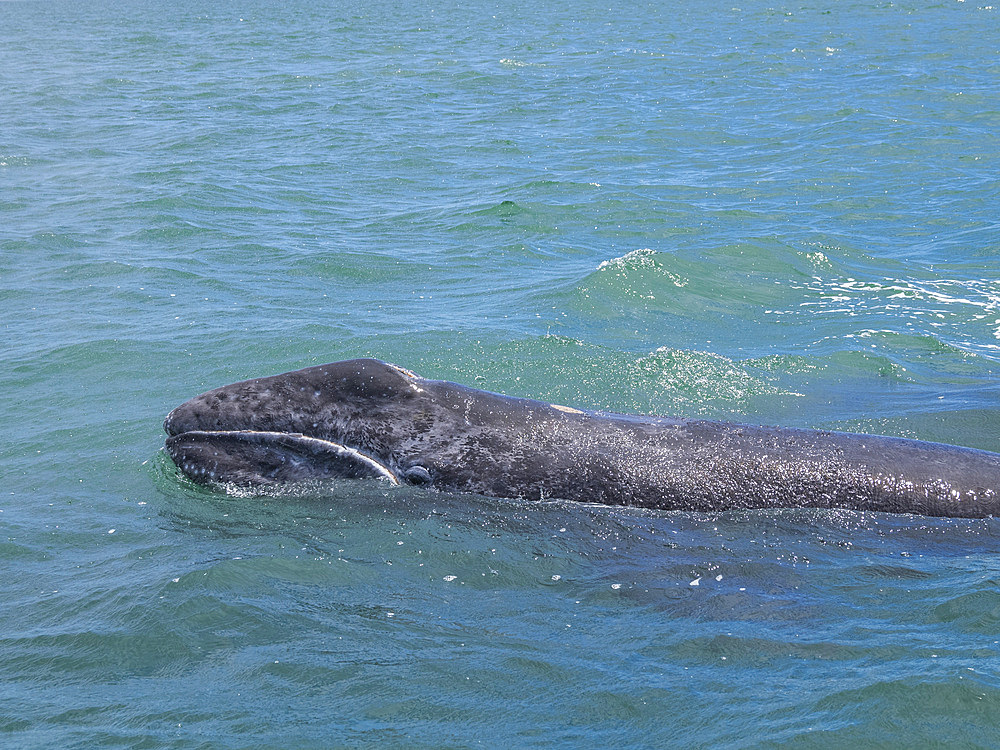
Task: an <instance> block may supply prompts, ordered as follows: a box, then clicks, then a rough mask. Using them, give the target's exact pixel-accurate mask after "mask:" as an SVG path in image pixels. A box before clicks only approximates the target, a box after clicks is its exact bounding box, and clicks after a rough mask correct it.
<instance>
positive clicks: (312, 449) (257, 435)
mask: <svg viewBox="0 0 1000 750" xmlns="http://www.w3.org/2000/svg"><path fill="white" fill-rule="evenodd" d="M213 440H222V441H225V440H233V441H237V442H242V443H247V444H255V445H259V446H261V447H264V448H268V447H274V448H276V449H284V450H293V451H296V452H302V453H307V454H309V455H311V456H324V457H333V458H335V459H337V460H342V461H345V462H346V463H348V464H350V465H352V466H353V467H354V470H356V471H357V470H360V471H361V473H362V474H363V475H365V476H369V477H376V478H379V479H384V480H386V481H387V482H389V483H390V484H393V485H398V484H400V481H399V478H398V477H397V476H396V475H395V473H393V471H392V470H391V469H389V467H388V466H386V465H385V464H383V463H382V462H381V461H378V460H376V459H374V458H372V457H371V456H369V455H368V454H366V453H364V452H362V451H360V450H358V449H357V448H352V447H351V446H349V445H343V444H342V443H337V442H334V441H332V440H324V439H323V438H317V437H312V436H311V435H305V434H303V433H301V432H276V431H267V430H187V431H185V432H179V433H175V434H173V435H171V436H170V437H168V438H167V445H168V451H169V448H170V444H171V443H174V444H177V443H181V442H184V441H188V442H191V441H206V442H211V441H213ZM175 463H177V461H176V459H175ZM183 468H184V467H182V469H183ZM185 473H188V472H187V471H185Z"/></svg>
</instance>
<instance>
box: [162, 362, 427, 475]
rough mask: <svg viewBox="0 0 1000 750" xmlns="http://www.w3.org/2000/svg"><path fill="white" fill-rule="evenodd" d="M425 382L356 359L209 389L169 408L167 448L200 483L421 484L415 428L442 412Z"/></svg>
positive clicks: (421, 466) (423, 469)
mask: <svg viewBox="0 0 1000 750" xmlns="http://www.w3.org/2000/svg"><path fill="white" fill-rule="evenodd" d="M436 382H437V381H425V380H423V379H422V378H419V377H418V376H416V375H414V374H413V373H411V372H409V371H407V370H404V369H403V368H401V367H396V366H395V365H390V364H386V363H385V362H380V361H378V360H374V359H356V360H350V361H346V362H336V363H333V364H328V365H320V366H317V367H310V368H307V369H304V370H296V371H295V372H289V373H285V374H283V375H275V376H272V377H265V378H256V379H254V380H246V381H243V382H240V383H233V384H232V385H227V386H223V387H221V388H215V389H214V390H211V391H207V392H206V393H203V394H201V395H200V396H195V397H194V398H192V399H191V400H189V401H186V402H184V403H183V404H181V405H180V406H178V407H177V408H176V409H174V410H173V411H172V412H170V414H169V415H168V416H167V418H166V420H165V421H164V423H163V427H164V429H165V430H166V432H167V434H168V437H167V441H166V450H167V453H168V454H169V455H170V457H171V459H172V460H173V462H174V463H175V464H176V465H177V467H178V468H179V469H180V470H181V471H182V472H183V473H184V474H185V475H187V476H188V477H189V478H191V479H192V480H194V481H195V482H199V483H220V484H235V485H244V486H245V485H269V484H279V483H287V482H297V481H307V480H314V479H328V478H339V477H343V478H364V477H370V478H379V479H383V480H385V481H388V482H390V483H391V484H401V483H408V484H426V483H428V482H430V481H431V478H432V477H431V473H432V470H431V469H429V468H428V467H426V466H425V465H424V464H423V462H421V460H420V459H421V450H420V447H421V446H420V434H421V431H420V430H419V429H415V428H414V425H417V426H418V427H419V425H420V423H421V420H423V421H424V422H433V421H434V420H435V419H436V415H437V414H438V413H439V412H440V409H438V408H437V406H438V405H437V404H436V403H435V400H434V399H433V398H431V397H429V395H428V393H427V391H426V390H425V389H424V387H423V384H425V383H436Z"/></svg>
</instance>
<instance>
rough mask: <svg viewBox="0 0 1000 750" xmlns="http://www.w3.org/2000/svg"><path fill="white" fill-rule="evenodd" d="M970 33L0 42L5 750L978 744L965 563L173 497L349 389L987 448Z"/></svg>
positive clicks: (980, 179) (357, 488) (493, 512)
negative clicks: (256, 386) (198, 419)
mask: <svg viewBox="0 0 1000 750" xmlns="http://www.w3.org/2000/svg"><path fill="white" fill-rule="evenodd" d="M997 13H998V11H997V10H996V9H995V8H994V7H992V6H988V5H986V4H984V3H976V2H971V1H967V2H944V3H932V2H926V3H925V2H908V3H895V2H875V3H863V2H848V3H844V4H841V5H838V6H836V7H825V6H821V5H815V4H810V3H796V4H785V5H769V4H766V3H760V2H753V3H749V4H747V3H740V4H738V5H735V4H733V3H728V4H723V3H708V4H704V3H703V4H690V3H684V2H681V3H669V4H668V3H649V4H645V5H642V4H640V5H638V6H635V7H624V8H623V7H614V8H609V7H607V6H606V5H604V6H602V5H598V4H596V3H592V2H584V3H582V4H581V3H575V4H568V3H558V2H552V3H543V4H541V5H537V6H535V7H532V8H530V9H529V8H523V7H517V6H513V5H508V4H502V3H492V4H490V3H486V4H483V3H478V4H476V3H474V4H472V5H468V4H465V5H459V4H452V3H443V4H438V5H433V6H429V7H425V8H419V9H413V8H410V7H408V6H404V5H402V4H397V3H391V2H374V3H366V4H326V3H306V2H293V3H291V4H285V5H284V6H282V7H272V6H271V5H268V4H263V3H259V4H255V3H251V4H242V5H234V4H226V3H223V4H213V5H206V4H200V3H198V2H193V3H186V4H183V5H182V6H179V7H172V8H169V9H165V8H162V7H157V6H153V5H147V4H144V3H141V2H126V3H123V4H102V3H95V4H88V5H86V6H83V7H81V6H78V5H73V4H69V3H61V2H56V3H39V2H13V3H3V4H0V21H2V23H3V27H4V29H5V34H4V43H3V44H2V45H0V71H2V72H0V314H2V316H0V323H2V326H3V332H4V334H5V339H6V341H7V345H6V347H5V350H4V357H3V361H2V364H0V384H2V388H3V393H4V394H5V395H6V396H7V397H6V398H5V399H4V400H3V402H2V404H0V426H2V428H3V433H4V439H3V440H2V441H0V477H2V480H3V482H2V495H0V511H2V512H0V528H2V531H3V534H2V536H0V560H2V561H3V563H4V569H5V571H6V573H7V575H6V577H5V583H4V586H3V593H4V597H3V605H2V611H3V621H4V623H5V628H4V632H3V635H2V636H0V670H2V673H0V674H2V678H3V679H2V680H0V733H2V737H3V743H4V744H5V745H9V746H12V747H53V746H62V747H177V748H186V747H213V748H215V747H232V748H243V747H292V746H294V747H374V746H379V747H387V746H388V747H393V746H395V747H435V748H437V747H474V746H487V747H492V746H520V747H567V748H568V747H572V748H578V747H604V746H607V745H616V746H624V747H647V746H654V747H669V746H676V747H698V746H701V747H720V746H731V747H837V746H843V745H845V744H848V743H856V744H859V745H861V746H902V745H916V746H921V745H922V746H926V745H931V744H936V743H937V744H944V743H947V744H949V745H950V746H956V747H962V746H967V747H990V746H996V745H997V744H998V743H1000V721H998V720H997V719H996V716H997V715H1000V712H998V703H1000V681H998V678H997V674H998V671H1000V658H998V657H1000V651H998V641H1000V616H998V614H997V613H998V611H1000V610H998V606H1000V604H998V603H1000V592H998V580H1000V574H998V563H997V559H998V558H997V552H998V547H1000V542H998V538H997V532H998V529H1000V527H998V526H997V522H995V521H993V520H980V521H969V520H947V519H927V518H918V517H908V516H889V515H878V514H857V513H820V512H812V511H810V512H806V511H781V512H769V513H749V512H748V513H727V514H717V515H704V514H686V513H650V512H646V511H641V510H636V509H621V508H606V507H598V506H586V505H575V504H571V503H560V502H551V503H542V504H527V503H518V502H514V501H500V500H495V499H490V498H476V497H461V496H451V495H445V494H440V493H433V492H426V491H417V490H412V489H392V488H388V487H385V486H383V485H380V484H378V483H342V484H337V485H334V486H326V487H321V488H320V487H318V488H313V489H312V490H308V491H302V492H297V493H295V494H291V495H286V496H276V497H270V496H241V495H238V494H237V495H227V494H225V493H216V492H210V491H207V490H205V489H204V488H199V487H195V486H193V485H191V484H190V483H188V482H186V481H185V480H184V479H182V478H181V477H179V476H178V475H177V473H176V471H175V470H174V469H173V467H172V465H171V464H170V462H169V461H168V460H167V459H166V458H165V456H164V455H163V453H162V452H161V451H160V446H161V445H162V439H163V434H162V432H161V427H160V424H161V421H162V418H163V416H164V415H165V414H166V413H167V412H168V411H169V410H170V409H171V408H173V407H174V406H176V405H177V404H178V403H180V402H181V401H183V400H185V399H186V398H188V397H190V396H192V395H194V394H196V393H198V392H201V391H202V390H205V389H207V388H209V387H214V386H217V385H221V384H224V383H227V382H232V381H234V380H239V379H242V378H247V377H254V376H259V375H266V374H273V373H277V372H281V371H284V370H288V369H293V368H297V367H303V366H308V365H311V364H319V363H322V362H327V361H333V360H338V359H344V358H348V357H355V356H377V357H380V358H382V359H386V360H389V361H393V362H396V363H398V364H400V365H403V366H405V367H408V368H410V369H413V370H414V371H416V372H418V373H420V374H422V375H426V376H429V377H439V378H446V379H451V380H455V381H459V382H463V383H466V384H470V385H474V386H477V387H480V388H486V389H489V390H495V391H501V392H504V393H508V394H510V395H517V396H531V397H536V398H543V399H547V400H551V401H557V402H560V403H566V404H571V405H577V406H583V407H590V408H602V409H612V410H617V411H624V412H639V413H660V414H677V415H687V416H700V417H709V418H719V419H735V420H740V421H748V422H758V423H769V424H783V425H790V426H805V427H818V428H834V429H849V430H860V431H870V432H879V433H884V434H892V435H901V436H906V437H916V438H922V439H928V440H939V441H943V442H949V443H955V444H961V445H969V446H974V447H978V448H984V449H987V450H1000V427H998V424H1000V421H998V416H1000V399H998V391H997V388H996V376H997V367H998V357H1000V281H998V273H997V271H998V266H1000V263H998V251H1000V211H998V209H997V206H1000V187H998V185H1000V183H998V181H997V178H996V175H997V174H1000V136H998V135H997V133H1000V103H998V97H997V89H996V81H997V80H998V74H1000V66H998V62H997V60H998V59H1000V57H998V54H997V53H998V51H1000V24H998V16H997Z"/></svg>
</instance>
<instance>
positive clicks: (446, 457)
mask: <svg viewBox="0 0 1000 750" xmlns="http://www.w3.org/2000/svg"><path fill="white" fill-rule="evenodd" d="M164 429H166V431H167V433H168V435H169V437H168V438H167V441H166V449H167V452H168V453H169V454H170V457H171V458H172V459H173V461H174V463H175V464H176V465H177V466H178V468H179V469H180V470H181V471H182V472H183V473H184V474H186V475H187V476H188V477H190V478H191V479H193V480H194V481H196V482H204V483H220V484H225V483H233V484H237V485H273V484H283V483H289V482H299V481H305V480H312V479H325V478H333V477H346V478H379V479H382V480H385V481H387V482H390V483H392V484H420V485H428V486H433V487H436V488H439V489H442V490H447V491H451V492H471V493H477V494H481V495H491V496H495V497H505V498H525V499H531V500H538V499H541V498H561V499H565V500H576V501H581V502H594V503H604V504H609V505H635V506H642V507H646V508H657V509H664V510H699V511H706V510H727V509H735V508H792V507H814V508H848V509H854V510H871V511H885V512H891V513H916V514H922V515H930V516H962V517H984V516H992V515H1000V454H996V453H989V452H986V451H980V450H974V449H971V448H959V447H954V446H949V445H942V444H939V443H928V442H922V441H918V440H905V439H902V438H891V437H879V436H873V435H859V434H850V433H842V432H828V431H819V430H804V429H783V428H777V427H757V426H751V425H742V424H733V423H727V422H713V421H707V420H697V419H675V418H665V417H646V416H631V415H625V414H612V413H605V412H594V411H582V410H579V409H572V408H569V407H565V406H557V405H554V404H549V403H545V402H542V401H534V400H531V399H524V398H512V397H509V396H502V395H499V394H496V393H489V392H487V391H480V390H477V389H475V388H469V387H467V386H463V385H458V384H456V383H449V382H446V381H441V380H428V379H424V378H421V377H418V376H417V375H415V374H413V373H411V372H409V371H407V370H405V369H403V368H401V367H396V366H395V365H390V364H386V363H384V362H379V361H377V360H373V359H357V360H350V361H346V362H336V363H332V364H328V365H320V366H318V367H309V368H306V369H304V370H296V371H295V372H288V373H285V374H283V375H275V376H272V377H266V378H256V379H254V380H247V381H244V382H241V383H234V384H232V385H227V386H223V387H222V388H216V389H215V390H211V391H208V392H207V393H203V394H202V395H200V396H196V397H195V398H193V399H191V400H190V401H187V402H185V403H184V404H181V405H180V406H178V407H177V408H176V409H174V410H173V411H172V412H171V413H170V414H169V415H168V416H167V419H166V421H165V422H164Z"/></svg>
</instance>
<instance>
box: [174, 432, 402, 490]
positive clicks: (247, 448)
mask: <svg viewBox="0 0 1000 750" xmlns="http://www.w3.org/2000/svg"><path fill="white" fill-rule="evenodd" d="M166 450H167V453H168V454H169V455H170V458H171V459H172V460H173V462H174V463H175V464H176V465H177V468H179V469H180V470H181V471H182V472H183V473H184V474H185V475H186V476H187V477H188V478H190V479H191V480H192V481H194V482H197V483H199V484H234V485H239V486H252V485H274V484H285V483H290V482H303V481H308V480H316V479H368V478H371V479H382V480H385V481H387V482H389V483H390V484H399V479H398V478H397V477H396V475H395V473H394V472H393V471H392V470H391V469H390V468H389V467H388V466H386V465H385V464H384V463H382V462H381V461H380V460H378V459H377V458H373V457H372V456H369V455H367V454H365V453H363V452H361V451H359V450H357V449H355V448H351V447H349V446H346V445H341V444H340V443H335V442H331V441H329V440H322V439H320V438H314V437H310V436H308V435H303V434H298V433H286V432H264V431H257V430H218V431H209V430H191V431H188V432H182V433H180V434H177V435H171V436H170V437H168V438H167V442H166Z"/></svg>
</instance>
